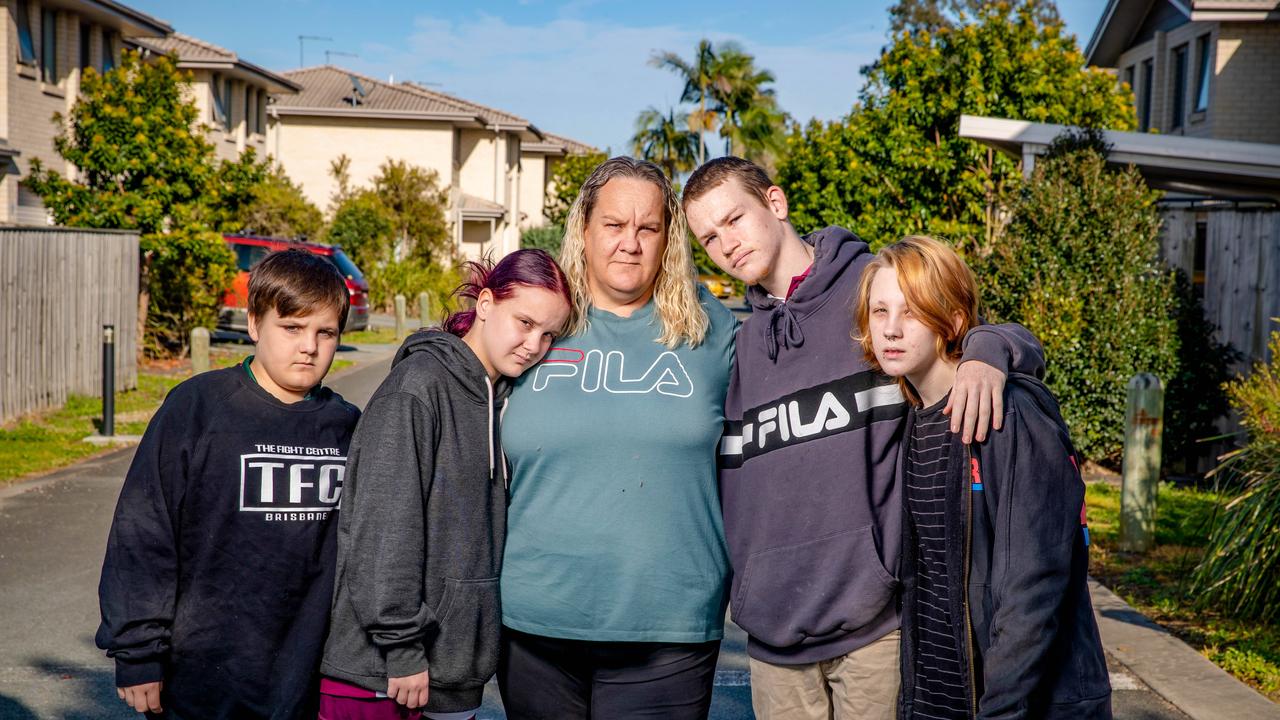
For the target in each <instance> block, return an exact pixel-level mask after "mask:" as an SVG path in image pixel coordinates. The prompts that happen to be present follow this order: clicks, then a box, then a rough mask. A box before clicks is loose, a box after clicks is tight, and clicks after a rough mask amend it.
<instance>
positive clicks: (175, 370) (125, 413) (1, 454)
mask: <svg viewBox="0 0 1280 720" xmlns="http://www.w3.org/2000/svg"><path fill="white" fill-rule="evenodd" d="M250 352H252V350H251V349H250V348H246V349H244V350H242V351H241V350H237V351H232V352H226V351H222V352H215V353H213V356H212V357H211V358H210V360H211V362H212V365H213V366H214V367H215V368H221V367H229V366H231V365H234V364H236V363H239V362H242V361H243V360H244V358H245V357H246V356H247V355H248V354H249V353H250ZM353 364H354V363H352V362H351V361H350V360H335V361H334V362H333V366H332V367H331V368H330V370H329V372H330V373H331V374H332V373H333V372H336V371H337V370H341V369H342V368H345V367H349V366H351V365H353ZM190 376H191V368H190V365H189V364H183V365H176V364H175V365H172V366H170V367H165V366H163V365H157V366H155V367H153V368H148V369H146V370H139V372H138V387H137V389H135V390H127V391H122V392H117V393H116V427H115V431H116V434H117V435H141V434H142V433H143V431H145V430H146V429H147V423H148V422H149V421H150V420H151V416H152V415H153V414H154V413H155V411H156V410H157V409H158V408H159V407H160V403H161V402H163V401H164V398H165V395H167V394H168V393H169V391H170V390H172V389H173V388H174V387H175V386H176V385H177V384H178V383H180V382H182V381H183V380H186V379H187V378H188V377H190ZM101 422H102V400H101V399H99V398H98V397H96V396H88V395H72V396H70V397H69V398H67V403H66V404H65V405H63V406H62V407H61V408H58V409H55V410H48V411H45V412H41V413H37V414H33V415H29V416H27V417H24V418H19V419H18V420H16V421H14V422H11V423H7V424H5V425H4V426H0V485H4V484H7V483H9V482H12V481H13V480H16V479H19V478H22V477H25V476H27V475H32V474H35V473H42V472H48V471H50V470H55V469H57V468H60V467H65V466H67V465H70V464H72V463H74V462H76V461H78V460H83V459H85V458H88V457H92V456H94V455H101V454H103V453H105V452H108V451H109V450H110V448H103V447H100V446H97V445H92V444H90V443H87V442H84V438H85V437H86V436H89V435H93V434H94V433H96V432H98V431H99V430H100V429H101Z"/></svg>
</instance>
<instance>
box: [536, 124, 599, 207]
mask: <svg viewBox="0 0 1280 720" xmlns="http://www.w3.org/2000/svg"><path fill="white" fill-rule="evenodd" d="M542 135H543V140H542V142H537V143H522V144H521V146H520V165H521V169H520V207H522V208H524V213H522V215H523V217H522V218H521V220H520V227H521V228H522V229H523V228H532V227H541V226H543V225H546V224H547V216H546V200H547V195H548V194H550V193H551V192H552V191H553V190H554V187H553V183H552V177H553V174H554V173H555V169H556V166H557V165H559V164H560V163H561V162H562V161H564V159H565V158H566V157H568V156H570V155H588V154H591V153H594V152H596V149H595V148H594V147H592V146H590V145H587V144H586V143H582V142H578V141H577V140H573V139H570V138H567V137H563V136H561V135H553V134H551V133H549V132H543V133H542Z"/></svg>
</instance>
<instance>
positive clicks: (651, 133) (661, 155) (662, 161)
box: [631, 106, 698, 180]
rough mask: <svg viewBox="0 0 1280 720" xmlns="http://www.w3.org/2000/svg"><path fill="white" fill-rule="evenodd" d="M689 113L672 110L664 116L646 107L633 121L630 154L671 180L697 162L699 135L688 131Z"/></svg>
mask: <svg viewBox="0 0 1280 720" xmlns="http://www.w3.org/2000/svg"><path fill="white" fill-rule="evenodd" d="M688 127H689V113H686V112H676V110H675V108H670V109H668V110H667V112H666V114H663V112H662V111H661V110H659V109H658V108H656V107H653V106H649V107H648V108H645V109H644V110H642V111H641V112H640V115H639V117H637V118H636V134H635V135H634V136H633V137H632V138H631V151H632V152H633V153H634V154H635V155H636V157H640V158H643V159H645V160H648V161H650V162H652V163H654V164H656V165H658V166H659V167H661V168H662V169H663V170H664V171H665V172H666V173H667V177H669V178H671V179H672V180H674V179H675V178H676V176H677V175H678V174H679V173H681V172H684V171H686V170H692V169H693V168H694V163H696V162H697V161H698V134H697V133H695V132H693V131H692V130H689V129H688Z"/></svg>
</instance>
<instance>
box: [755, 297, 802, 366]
mask: <svg viewBox="0 0 1280 720" xmlns="http://www.w3.org/2000/svg"><path fill="white" fill-rule="evenodd" d="M779 326H781V327H779ZM778 330H781V331H782V345H783V347H786V348H787V349H791V348H794V347H800V346H801V345H804V332H803V331H802V330H801V329H800V321H799V320H797V319H796V315H795V313H793V312H791V306H790V305H789V304H788V303H785V302H780V303H778V304H777V305H775V306H774V308H773V312H772V313H771V314H770V315H769V324H768V325H767V326H766V327H765V331H764V341H765V344H766V345H767V346H768V347H769V359H770V360H772V361H775V362H776V361H777V359H778Z"/></svg>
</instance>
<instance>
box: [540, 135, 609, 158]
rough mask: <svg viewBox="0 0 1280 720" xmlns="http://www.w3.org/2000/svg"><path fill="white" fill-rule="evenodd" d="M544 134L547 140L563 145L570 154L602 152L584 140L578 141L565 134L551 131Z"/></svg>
mask: <svg viewBox="0 0 1280 720" xmlns="http://www.w3.org/2000/svg"><path fill="white" fill-rule="evenodd" d="M542 134H543V135H544V136H545V137H546V138H547V142H549V143H555V144H557V145H561V146H563V147H564V150H565V153H566V154H568V155H587V154H590V153H594V152H600V151H599V150H597V149H596V148H595V146H593V145H588V144H586V143H584V142H578V141H577V140H574V139H573V138H567V137H565V136H563V135H553V134H552V133H549V132H544V133H542Z"/></svg>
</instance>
